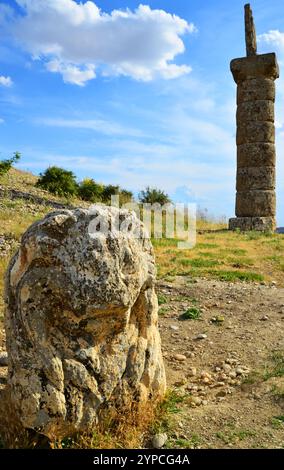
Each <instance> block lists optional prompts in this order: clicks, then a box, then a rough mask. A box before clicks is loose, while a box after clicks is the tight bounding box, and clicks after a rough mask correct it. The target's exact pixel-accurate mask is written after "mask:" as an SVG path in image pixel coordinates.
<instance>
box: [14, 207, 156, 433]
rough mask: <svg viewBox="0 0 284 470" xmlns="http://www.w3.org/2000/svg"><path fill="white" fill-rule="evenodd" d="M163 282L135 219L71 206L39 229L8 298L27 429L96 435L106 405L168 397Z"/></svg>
mask: <svg viewBox="0 0 284 470" xmlns="http://www.w3.org/2000/svg"><path fill="white" fill-rule="evenodd" d="M98 220H99V223H98ZM111 222H112V225H111ZM119 224H120V231H119V230H118V225H119ZM103 231H105V232H106V233H102V232H103ZM139 232H140V237H139ZM154 283H155V262H154V256H153V249H152V245H151V242H150V241H149V239H148V238H147V235H146V233H145V230H144V228H143V225H142V224H141V222H140V221H139V220H138V219H137V217H136V216H135V214H134V213H131V212H129V211H126V210H119V209H116V208H110V207H101V206H95V207H94V208H93V209H92V210H82V209H78V210H74V211H69V210H62V211H60V212H54V213H51V214H49V215H48V216H47V217H45V218H44V219H43V220H42V221H40V222H37V223H35V224H34V225H32V226H31V227H30V229H29V230H28V231H27V232H26V233H25V235H24V236H23V238H22V243H21V246H20V249H19V251H18V252H17V254H16V255H15V256H14V258H13V259H12V261H11V263H10V266H9V269H8V272H7V276H6V294H5V300H6V316H5V322H6V324H5V327H6V334H7V350H8V362H9V379H8V383H9V387H10V390H11V399H12V403H13V406H14V407H15V408H16V409H17V411H18V415H19V418H20V420H21V422H22V424H23V426H24V427H25V428H31V429H34V430H36V431H38V432H40V433H42V434H45V435H47V436H50V435H54V432H56V431H57V430H59V429H60V430H61V432H63V434H67V433H69V432H70V431H73V430H74V431H75V430H76V431H78V430H87V429H88V428H91V427H93V426H94V425H95V424H96V423H97V421H98V416H99V413H100V410H101V409H102V408H104V407H108V406H116V407H120V406H121V407H123V406H125V405H126V406H129V405H130V404H131V403H133V402H138V403H143V402H145V400H148V399H156V398H158V397H160V396H162V395H163V393H164V391H165V372H164V365H163V360H162V355H161V344H160V335H159V332H158V326H157V323H158V303H157V297H156V294H155V290H154ZM62 430H63V431H62Z"/></svg>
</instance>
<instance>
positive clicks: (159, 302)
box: [158, 294, 168, 305]
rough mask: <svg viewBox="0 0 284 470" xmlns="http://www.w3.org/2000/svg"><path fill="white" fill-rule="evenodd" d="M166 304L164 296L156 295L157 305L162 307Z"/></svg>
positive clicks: (166, 300)
mask: <svg viewBox="0 0 284 470" xmlns="http://www.w3.org/2000/svg"><path fill="white" fill-rule="evenodd" d="M166 303H168V299H167V297H166V296H165V295H164V294H158V304H159V305H164V304H166Z"/></svg>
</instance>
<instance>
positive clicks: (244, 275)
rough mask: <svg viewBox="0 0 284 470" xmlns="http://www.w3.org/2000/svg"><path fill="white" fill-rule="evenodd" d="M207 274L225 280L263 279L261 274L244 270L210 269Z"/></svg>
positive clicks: (251, 280)
mask: <svg viewBox="0 0 284 470" xmlns="http://www.w3.org/2000/svg"><path fill="white" fill-rule="evenodd" d="M208 274H210V276H212V277H213V278H214V279H218V280H220V281H226V282H235V281H246V282H261V281H263V280H264V276H263V275H262V274H258V273H254V272H245V271H222V270H221V271H215V270H210V271H208Z"/></svg>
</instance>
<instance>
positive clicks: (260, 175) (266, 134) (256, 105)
mask: <svg viewBox="0 0 284 470" xmlns="http://www.w3.org/2000/svg"><path fill="white" fill-rule="evenodd" d="M247 7H248V6H246V31H247V36H246V38H247V51H248V52H247V53H248V56H247V57H244V58H240V59H234V60H232V62H231V72H232V74H233V77H234V80H235V82H236V83H237V196H236V218H233V219H230V221H229V228H230V229H231V230H235V229H237V228H239V229H241V230H260V231H269V230H274V229H275V228H276V220H275V216H276V194H275V161H276V154H275V127H274V101H275V83H274V81H275V80H276V79H277V78H278V77H279V68H278V64H277V59H276V56H275V54H274V53H271V54H262V55H257V54H256V41H255V38H254V35H253V34H252V30H253V31H255V30H254V25H253V23H252V25H251V26H249V25H248V19H247V15H249V12H248V11H247ZM249 11H250V15H251V10H249ZM248 18H249V16H248ZM250 19H251V21H253V19H252V15H251V16H250ZM249 27H251V29H250V31H249V32H248V28H249ZM248 34H249V36H248ZM254 34H255V33H254ZM249 40H250V43H248V41H249ZM253 43H254V44H255V49H253V48H252V47H251V44H253ZM249 51H250V52H249ZM253 51H254V52H253Z"/></svg>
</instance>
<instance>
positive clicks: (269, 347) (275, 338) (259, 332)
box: [0, 277, 284, 448]
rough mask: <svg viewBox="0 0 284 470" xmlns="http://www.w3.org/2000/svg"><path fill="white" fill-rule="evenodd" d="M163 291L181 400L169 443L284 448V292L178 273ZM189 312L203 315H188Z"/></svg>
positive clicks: (167, 345) (171, 364) (176, 401)
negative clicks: (178, 275) (191, 279)
mask: <svg viewBox="0 0 284 470" xmlns="http://www.w3.org/2000/svg"><path fill="white" fill-rule="evenodd" d="M158 294H159V301H160V330H161V336H162V345H163V354H164V358H165V364H166V369H167V378H168V386H169V387H170V388H171V389H172V390H173V397H174V398H173V410H172V411H173V412H172V413H171V414H170V415H169V423H168V429H167V434H168V437H169V440H168V443H167V446H168V447H173V448H177V447H181V448H183V447H201V448H226V447H228V448H238V447H240V448H241V447H244V448H246V447H258V448H261V447H264V448H267V447H268V448H272V447H273V448H278V447H283V445H284V441H283V431H284V422H283V421H284V289H279V288H277V287H276V286H266V285H254V284H245V283H238V284H230V283H225V282H218V281H208V280H197V281H196V282H195V283H192V281H190V279H189V278H187V277H179V278H176V281H175V282H174V283H171V284H169V283H165V282H160V283H159V284H158ZM188 309H192V310H190V311H189V312H190V313H189V314H190V315H191V314H193V315H195V316H198V315H199V314H200V316H199V318H198V319H184V320H183V319H181V315H182V314H183V313H184V312H185V311H188ZM199 335H203V336H200V339H197V338H198V337H199ZM204 335H205V336H204ZM201 338H202V339H201ZM4 349H5V336H4V330H3V326H2V324H1V327H0V352H1V351H3V350H4ZM272 355H273V358H271V356H272ZM5 374H6V369H5V368H3V367H1V368H0V386H1V384H2V386H3V384H4V383H5Z"/></svg>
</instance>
